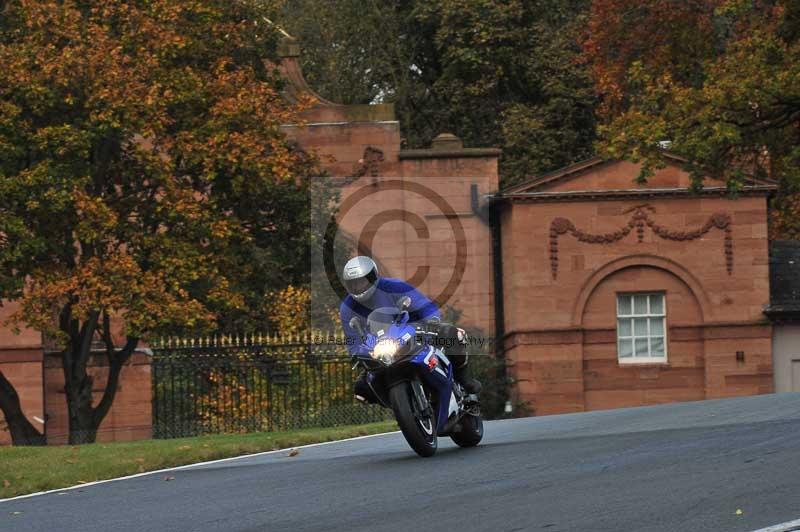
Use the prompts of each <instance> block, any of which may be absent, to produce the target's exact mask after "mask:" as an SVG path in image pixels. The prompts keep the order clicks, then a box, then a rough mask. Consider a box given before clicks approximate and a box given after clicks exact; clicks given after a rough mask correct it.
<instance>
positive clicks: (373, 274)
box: [339, 256, 481, 402]
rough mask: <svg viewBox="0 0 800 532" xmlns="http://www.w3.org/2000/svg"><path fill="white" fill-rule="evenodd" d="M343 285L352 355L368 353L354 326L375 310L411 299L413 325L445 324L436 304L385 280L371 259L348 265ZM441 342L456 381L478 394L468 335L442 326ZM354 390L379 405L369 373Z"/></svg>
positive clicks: (346, 331) (342, 315)
mask: <svg viewBox="0 0 800 532" xmlns="http://www.w3.org/2000/svg"><path fill="white" fill-rule="evenodd" d="M342 283H343V284H344V287H345V289H346V290H347V292H348V295H347V297H345V299H344V301H342V304H341V306H340V307H339V315H340V318H341V320H342V329H344V334H345V337H346V338H347V349H348V351H350V354H351V355H356V354H360V352H361V351H362V350H365V349H367V348H366V347H365V346H363V345H362V342H361V335H360V334H359V332H358V331H356V330H355V329H353V328H352V327H351V326H350V320H351V319H352V318H353V316H358V317H359V318H360V319H361V320H362V321H364V322H365V321H366V319H367V316H369V314H370V312H372V311H373V310H375V309H377V308H381V307H396V306H397V303H398V301H399V299H400V298H402V297H405V296H407V297H409V298H410V300H411V304H410V305H409V306H408V309H407V310H408V313H409V323H411V324H412V325H414V324H418V323H420V322H426V321H429V320H432V319H434V318H437V319H439V320H441V315H440V313H439V308H438V307H437V306H436V304H435V303H434V302H433V301H431V300H430V299H428V298H427V297H425V296H424V295H423V294H422V293H421V292H420V291H419V290H417V289H416V288H414V287H413V286H411V285H410V284H408V283H407V282H405V281H401V280H399V279H392V278H389V277H381V276H380V274H379V272H378V266H377V264H375V261H373V260H372V259H371V258H369V257H363V256H360V257H355V258H352V259H350V260H349V261H347V264H345V266H344V270H343V272H342ZM439 340H440V341H442V343H443V344H444V346H445V348H444V350H445V355H446V356H447V358H448V359H449V360H450V361H451V362H452V364H453V373H454V377H455V379H456V381H458V382H459V383H461V386H462V387H463V388H464V390H465V391H466V392H467V393H478V392H479V391H480V388H481V384H480V382H478V381H477V380H476V379H474V378H472V377H471V376H470V374H469V366H468V365H467V362H468V355H467V346H466V334H465V333H464V331H463V330H462V329H458V328H457V327H455V326H453V325H450V324H444V323H443V324H440V325H439ZM353 388H354V392H355V394H356V398H358V399H359V400H362V401H364V400H366V401H368V402H375V400H376V398H375V394H374V393H373V392H372V390H371V389H370V387H369V385H368V384H367V379H366V373H362V374H361V375H360V376H359V377H358V379H357V380H356V382H355V384H354V387H353Z"/></svg>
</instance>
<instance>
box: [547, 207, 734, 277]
mask: <svg viewBox="0 0 800 532" xmlns="http://www.w3.org/2000/svg"><path fill="white" fill-rule="evenodd" d="M648 209H649V210H653V208H652V207H650V206H649V205H641V206H638V207H634V208H633V209H632V210H633V214H632V216H631V219H630V220H628V223H627V224H625V225H623V226H622V227H621V228H619V229H617V230H616V231H614V232H611V233H601V234H592V233H587V232H585V231H582V230H580V229H578V228H577V227H575V224H573V223H572V222H571V221H570V220H568V219H566V218H560V217H559V218H554V219H553V221H552V222H551V223H550V269H551V271H552V274H553V279H556V277H558V237H559V236H561V235H563V234H566V233H569V234H570V235H572V236H573V237H575V238H576V239H577V240H578V241H579V242H585V243H588V244H613V243H614V242H617V241H618V240H622V239H623V238H625V237H626V236H628V234H629V233H630V232H631V231H633V230H634V229H635V230H636V238H637V241H638V242H642V239H643V238H644V230H645V227H649V228H650V229H651V230H652V231H653V233H655V234H656V235H657V236H659V237H660V238H663V239H664V240H675V241H687V240H696V239H698V238H700V237H701V236H703V235H705V234H706V233H708V232H709V231H710V230H711V229H713V228H717V229H720V230H722V231H724V232H725V246H724V253H725V264H726V267H727V270H728V275H731V274H732V273H733V240H732V238H731V216H730V215H729V214H727V213H721V212H718V213H715V214H712V215H711V216H710V217H709V218H708V220H707V221H706V223H704V224H703V226H702V227H700V228H699V229H695V230H694V231H674V230H670V229H667V228H666V227H663V226H661V225H658V224H657V223H656V222H655V221H654V220H653V219H652V218H650V214H649V213H648V212H647V210H648Z"/></svg>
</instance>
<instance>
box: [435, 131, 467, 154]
mask: <svg viewBox="0 0 800 532" xmlns="http://www.w3.org/2000/svg"><path fill="white" fill-rule="evenodd" d="M463 148H464V143H463V142H462V141H461V139H460V138H458V137H456V136H455V135H453V134H452V133H441V134H439V135H437V136H436V138H435V139H433V141H432V142H431V149H432V150H461V149H463Z"/></svg>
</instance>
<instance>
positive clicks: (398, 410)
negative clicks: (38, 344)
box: [389, 382, 438, 457]
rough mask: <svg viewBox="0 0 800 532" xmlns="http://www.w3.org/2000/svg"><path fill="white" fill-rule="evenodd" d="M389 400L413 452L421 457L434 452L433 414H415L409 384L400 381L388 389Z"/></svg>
mask: <svg viewBox="0 0 800 532" xmlns="http://www.w3.org/2000/svg"><path fill="white" fill-rule="evenodd" d="M389 400H390V401H391V402H392V410H393V411H394V417H395V419H396V420H397V424H398V425H400V431H401V432H402V433H403V436H404V437H405V439H406V441H407V442H408V445H410V446H411V448H412V449H413V450H414V452H415V453H417V454H418V455H420V456H422V457H429V456H433V455H434V454H436V449H437V447H438V439H437V436H436V419H435V416H427V417H425V418H421V417H420V416H418V415H417V414H415V412H414V410H415V409H414V408H412V404H411V401H412V398H411V387H410V386H409V384H408V383H407V382H402V383H399V384H397V385H395V386H394V387H393V388H392V389H391V390H389Z"/></svg>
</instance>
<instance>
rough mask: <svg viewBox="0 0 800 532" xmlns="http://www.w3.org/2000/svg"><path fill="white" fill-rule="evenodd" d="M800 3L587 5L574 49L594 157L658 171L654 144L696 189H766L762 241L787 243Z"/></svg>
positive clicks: (794, 174) (797, 174)
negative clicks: (596, 99)
mask: <svg viewBox="0 0 800 532" xmlns="http://www.w3.org/2000/svg"><path fill="white" fill-rule="evenodd" d="M798 21H800V5H799V4H798V3H797V2H794V1H793V0H778V1H757V2H741V1H738V0H705V1H695V0H693V1H690V2H672V1H669V0H648V1H646V2H633V1H629V0H595V1H594V2H593V3H592V13H591V20H590V23H589V28H588V36H587V39H586V41H585V44H584V47H585V55H586V58H587V60H588V61H589V62H590V63H591V65H592V69H593V73H594V77H595V84H596V87H597V90H598V92H599V94H600V96H601V97H602V101H603V103H602V105H601V107H600V109H599V111H600V115H601V117H602V124H601V126H600V128H599V133H600V137H601V139H602V140H601V142H600V146H599V147H600V149H601V152H602V153H603V154H604V155H606V156H608V157H615V158H628V159H631V160H634V161H642V162H643V163H644V165H643V174H642V178H646V177H647V176H648V175H649V174H650V173H651V172H652V171H653V170H654V169H655V168H656V167H658V166H660V165H661V164H663V149H662V147H663V143H662V142H663V141H668V142H669V147H670V150H671V151H672V152H675V153H677V154H679V155H682V156H683V157H684V158H686V159H687V160H688V161H690V162H689V163H688V165H687V166H688V169H689V170H690V172H691V173H692V176H693V178H694V180H695V185H696V186H698V187H699V186H702V182H703V179H704V178H705V177H713V178H717V179H721V180H723V181H725V182H726V183H727V184H728V187H729V189H730V191H731V193H733V194H734V195H735V193H736V192H737V191H738V190H740V189H741V187H742V186H744V185H746V184H752V183H765V182H775V183H777V184H778V193H777V195H776V198H775V200H774V201H773V205H772V206H773V209H772V213H771V235H772V237H773V238H798V235H800V233H799V232H798V225H799V224H800V221H798V210H797V206H798V204H800V150H798V146H800V22H798Z"/></svg>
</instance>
